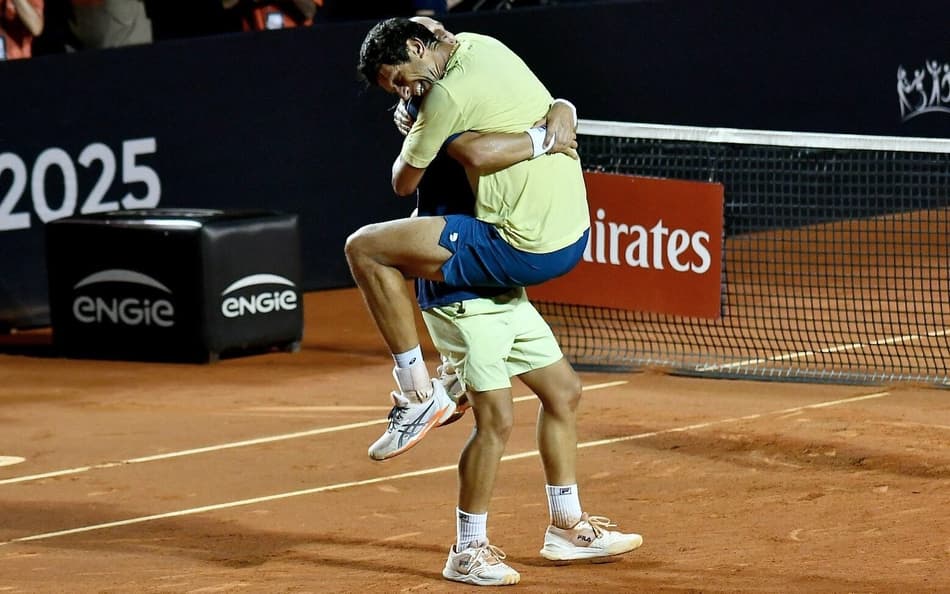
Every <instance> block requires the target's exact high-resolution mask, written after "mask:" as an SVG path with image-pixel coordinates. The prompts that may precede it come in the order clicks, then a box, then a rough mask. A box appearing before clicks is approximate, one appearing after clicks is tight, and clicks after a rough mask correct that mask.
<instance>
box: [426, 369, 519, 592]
mask: <svg viewBox="0 0 950 594" xmlns="http://www.w3.org/2000/svg"><path fill="white" fill-rule="evenodd" d="M468 399H469V402H470V403H471V406H472V411H473V412H474V415H475V430H474V431H473V432H472V435H471V437H470V438H469V440H468V442H467V443H466V444H465V447H464V448H463V449H462V455H461V456H460V458H459V467H458V468H459V496H458V507H457V508H456V527H457V531H456V542H455V545H454V546H453V547H452V548H451V549H450V550H449V556H448V559H447V560H446V562H445V567H444V568H443V570H442V575H443V576H444V577H445V578H446V579H449V580H453V581H457V582H463V583H467V584H474V585H479V586H498V585H506V584H516V583H518V581H520V579H521V576H520V574H519V573H518V572H517V571H515V570H514V569H513V568H511V567H510V566H509V565H507V564H506V563H505V562H504V559H505V554H504V553H503V552H502V551H501V549H499V548H498V547H496V546H494V545H492V544H490V543H489V540H488V507H489V504H490V502H491V495H492V491H493V490H494V487H495V478H496V476H497V474H498V466H499V463H500V462H501V457H502V454H504V451H505V445H506V443H507V442H508V436H509V435H510V434H511V427H512V421H513V413H514V410H513V408H514V407H513V406H512V399H511V389H510V388H505V389H500V390H489V391H486V392H472V391H469V393H468Z"/></svg>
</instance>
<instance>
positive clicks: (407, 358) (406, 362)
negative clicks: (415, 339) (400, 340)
mask: <svg viewBox="0 0 950 594" xmlns="http://www.w3.org/2000/svg"><path fill="white" fill-rule="evenodd" d="M393 359H394V360H395V361H396V367H398V368H399V369H408V368H409V367H412V366H413V364H415V363H418V362H421V361H422V347H421V346H419V345H416V346H415V347H413V348H411V349H409V350H408V351H406V352H405V353H393Z"/></svg>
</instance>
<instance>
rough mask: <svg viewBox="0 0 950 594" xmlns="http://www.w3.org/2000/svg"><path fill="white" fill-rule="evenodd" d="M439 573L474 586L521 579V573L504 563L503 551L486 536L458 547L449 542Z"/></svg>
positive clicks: (504, 583) (446, 577)
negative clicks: (465, 545) (484, 539)
mask: <svg viewBox="0 0 950 594" xmlns="http://www.w3.org/2000/svg"><path fill="white" fill-rule="evenodd" d="M442 577H444V578H445V579H447V580H452V581H453V582H462V583H463V584H472V585H473V586H510V585H513V584H517V583H518V582H520V581H521V574H520V573H518V572H517V571H515V570H514V569H512V568H511V566H509V565H508V564H507V563H505V553H504V552H503V551H502V550H501V549H499V548H498V547H496V546H494V545H491V544H488V541H487V540H486V541H482V542H473V543H471V544H470V545H469V547H468V548H466V549H462V550H461V551H456V550H455V545H452V548H450V549H449V558H448V559H446V561H445V569H443V570H442Z"/></svg>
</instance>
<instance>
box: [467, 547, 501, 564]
mask: <svg viewBox="0 0 950 594" xmlns="http://www.w3.org/2000/svg"><path fill="white" fill-rule="evenodd" d="M507 557H508V555H506V554H505V552H504V551H503V550H501V549H499V548H498V547H496V546H495V545H493V544H489V543H487V542H486V543H485V544H483V545H482V546H480V547H478V552H477V553H475V556H474V558H473V559H472V564H473V565H474V564H476V563H479V562H481V563H484V564H485V565H498V564H499V563H501V562H502V561H504V560H505V558H507Z"/></svg>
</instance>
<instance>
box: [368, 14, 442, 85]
mask: <svg viewBox="0 0 950 594" xmlns="http://www.w3.org/2000/svg"><path fill="white" fill-rule="evenodd" d="M414 37H415V38H417V39H419V40H420V41H422V43H424V44H426V45H427V46H431V45H434V44H436V43H438V40H437V39H436V37H435V35H433V34H432V31H429V30H428V29H426V28H425V27H424V26H422V25H420V24H419V23H417V22H415V21H410V20H409V19H405V18H395V19H387V20H385V21H382V22H380V23H377V24H376V25H375V26H374V27H373V28H372V29H370V31H369V33H367V34H366V39H364V40H363V45H362V46H361V47H360V63H359V66H357V69H358V70H359V73H360V77H361V78H362V79H363V80H364V81H366V84H368V85H378V84H379V83H378V81H377V80H376V79H377V77H378V76H379V69H380V68H381V67H383V66H386V65H388V66H397V65H399V64H404V63H405V62H408V61H409V49H408V48H407V47H406V42H407V41H408V40H410V39H412V38H414Z"/></svg>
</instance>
